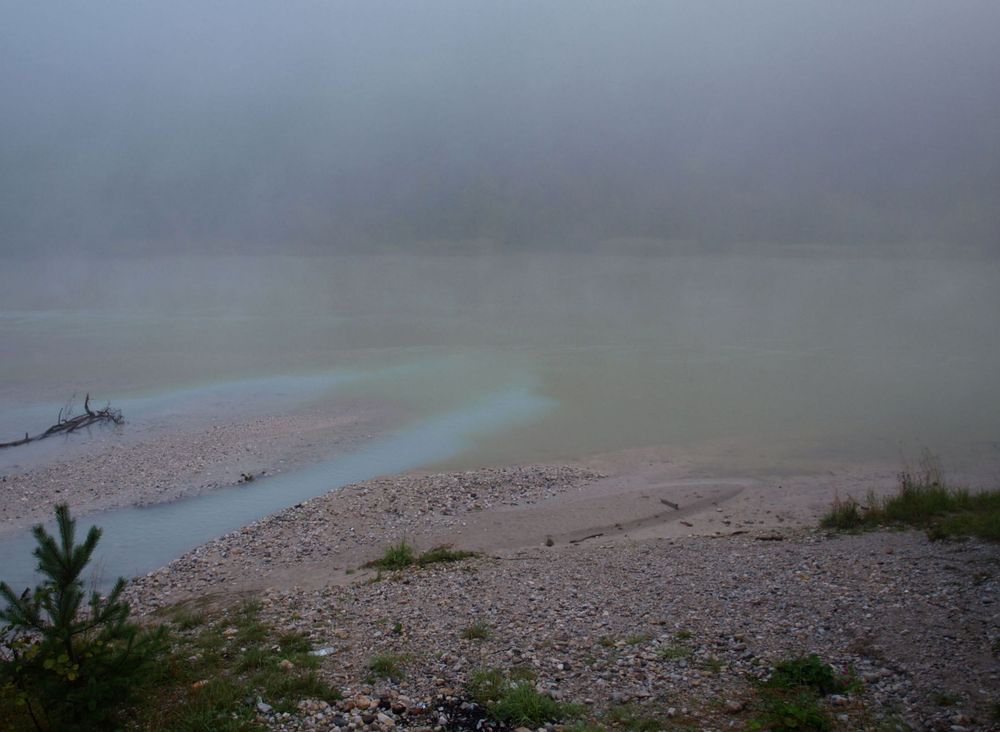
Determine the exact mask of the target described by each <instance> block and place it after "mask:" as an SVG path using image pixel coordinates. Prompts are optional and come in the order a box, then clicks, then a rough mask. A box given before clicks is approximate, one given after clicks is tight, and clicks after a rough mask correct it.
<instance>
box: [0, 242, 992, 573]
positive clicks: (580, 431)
mask: <svg viewBox="0 0 1000 732" xmlns="http://www.w3.org/2000/svg"><path fill="white" fill-rule="evenodd" d="M108 279H110V280H111V281H113V282H116V283H121V284H120V286H117V287H114V288H111V289H109V290H102V289H101V288H100V287H99V283H100V282H104V281H107V280H108ZM0 293H2V295H0V298H2V299H0V304H2V308H0V363H2V376H3V379H2V382H0V431H2V434H3V435H4V436H7V435H9V436H10V437H13V436H15V435H18V434H19V433H21V432H23V431H24V430H26V429H27V430H31V431H36V430H40V429H43V428H44V427H45V426H47V425H48V424H50V423H51V421H52V417H53V416H54V414H55V412H56V411H57V410H58V407H59V405H60V404H61V402H62V401H63V400H64V399H65V398H66V397H67V396H68V395H69V394H72V393H74V392H76V393H82V392H84V391H90V392H91V393H92V394H94V395H95V397H97V398H99V399H101V400H104V399H108V400H111V401H112V402H113V403H114V404H116V405H118V406H119V407H121V408H122V409H123V410H124V411H125V414H126V416H127V418H128V419H129V423H128V424H127V425H125V427H124V428H122V430H121V437H120V439H129V438H130V436H132V435H134V434H137V433H140V432H141V431H142V430H143V429H151V428H155V426H156V425H159V424H161V423H162V424H166V425H168V426H169V427H170V428H176V427H178V426H180V427H183V426H185V425H187V424H190V425H192V426H195V425H198V424H203V423H204V422H205V421H206V420H207V421H214V422H220V421H221V422H224V421H226V420H228V419H233V420H236V419H239V418H241V417H245V416H246V415H247V414H250V413H270V412H282V411H287V410H294V409H295V408H296V407H297V405H302V404H309V405H312V406H313V407H315V406H317V405H323V404H326V403H328V402H330V401H331V400H339V399H344V398H348V397H349V398H360V399H362V400H363V399H366V398H370V399H377V400H380V401H382V402H388V403H391V404H397V405H399V406H401V407H402V409H401V413H403V414H405V415H407V417H406V422H405V424H402V425H400V426H398V428H396V429H395V430H394V431H392V432H391V433H390V434H388V435H384V436H382V437H378V438H375V439H373V440H372V441H370V442H369V443H368V444H366V445H363V446H362V447H361V448H360V449H359V450H358V451H357V452H355V453H351V454H348V455H346V456H340V457H335V458H332V459H331V460H327V461H323V462H321V463H319V464H316V465H313V466H311V467H307V468H304V469H302V470H298V471H293V472H289V473H285V474H282V475H281V476H280V477H273V478H269V479H267V480H262V481H257V482H255V484H254V485H253V488H252V489H247V488H241V489H240V491H239V493H238V500H237V495H236V494H235V493H233V492H232V491H226V490H222V491H217V492H213V493H211V494H208V495H205V496H201V497H198V498H194V499H186V500H183V501H179V502H177V503H174V504H169V505H168V506H164V507H157V508H151V509H126V510H121V511H114V512H110V513H106V514H97V515H94V516H89V517H85V519H84V523H85V524H86V523H88V522H90V521H93V522H96V523H98V524H100V525H102V526H104V527H105V529H106V531H107V537H106V541H105V542H104V552H105V553H104V554H103V556H102V558H101V562H102V566H103V568H104V572H105V576H106V578H108V577H111V576H114V575H116V574H119V573H122V574H132V573H135V572H143V571H146V570H148V569H151V568H153V567H156V566H159V565H160V564H163V563H165V562H167V561H169V560H170V559H171V558H173V557H175V556H177V555H179V554H180V553H182V552H183V551H185V550H186V549H188V548H191V547H193V546H195V545H197V544H199V543H201V542H204V541H207V540H208V539H211V538H212V537H214V536H217V535H219V534H221V533H224V532H225V531H228V530H230V529H233V528H235V527H237V526H239V525H242V524H244V523H248V522H249V521H252V520H254V519H256V518H259V517H261V516H264V515H266V514H268V513H271V512H273V511H277V510H279V509H281V508H282V507H284V506H287V505H291V504H293V503H296V502H298V501H301V500H303V499H304V498H306V497H308V496H311V495H316V494H319V493H322V492H324V491H326V490H329V489H331V488H334V487H336V486H339V485H343V484H344V483H346V482H351V481H356V480H362V479H365V478H368V477H371V476H373V475H377V474H383V473H386V472H394V471H399V470H405V469H411V468H416V467H430V466H438V467H446V466H447V467H457V466H460V467H467V466H474V465H477V464H483V463H513V462H531V461H537V460H555V459H560V458H570V457H579V456H583V455H587V454H592V453H595V452H602V451H610V450H615V449H619V448H627V447H640V446H650V445H657V446H659V445H665V446H666V449H667V453H668V454H669V453H670V451H672V450H676V451H677V452H678V453H679V454H685V455H691V454H695V455H700V456H701V458H702V459H703V461H704V463H705V464H706V465H708V466H709V467H710V469H714V470H716V471H718V472H719V473H722V472H732V471H756V470H762V471H765V472H770V473H775V472H782V471H783V470H792V469H794V470H808V469H810V468H811V467H819V466H821V465H829V464H830V462H831V461H833V462H837V461H844V462H851V461H856V460H859V459H883V460H884V459H888V460H897V459H899V458H900V457H901V456H905V455H907V454H909V455H914V454H916V452H917V451H918V450H919V449H920V448H922V447H931V448H933V449H934V450H935V451H937V452H938V453H939V454H941V455H942V456H943V457H944V458H945V459H946V461H947V463H948V464H949V465H955V464H956V463H957V462H960V461H968V462H975V461H976V460H978V459H981V458H988V457H995V455H996V453H997V450H998V449H1000V448H998V443H1000V408H998V407H1000V380H998V378H997V374H1000V339H998V336H997V333H998V330H1000V329H998V328H997V324H996V322H995V321H996V316H997V314H998V313H1000V267H998V266H997V263H996V261H994V260H976V261H972V260H966V261H961V260H947V259H938V260H932V259H924V260H912V261H899V260H888V259H882V260H879V259H851V260H845V259H836V258H829V257H828V258H821V257H814V258H788V257H785V258H778V257H733V256H727V257H673V258H640V257H593V256H576V257H555V256H548V257H542V256H535V257H520V258H510V257H507V258H462V257H455V258H448V257H428V258H415V257H403V256H398V257H360V258H335V257H329V258H260V259H253V258H243V259H214V260H203V261H199V260H193V259H187V260H184V259H172V260H156V261H124V260H119V261H113V262H103V263H100V264H79V263H77V264H73V263H63V264H61V265H58V266H57V265H54V264H51V263H45V264H34V265H23V264H22V265H19V269H18V270H17V271H16V272H15V270H14V269H11V268H8V269H6V270H4V271H3V273H2V274H0ZM71 304H72V307H71V306H70V305H71ZM151 426H152V427H151ZM87 439H88V437H87V436H86V435H81V436H78V437H74V438H72V443H71V444H69V445H67V444H66V443H64V442H60V441H56V440H53V441H46V442H45V443H39V444H38V445H37V446H28V448H18V449H15V450H9V451H3V452H0V471H6V470H15V469H18V468H19V467H24V466H25V465H27V464H29V463H31V462H32V461H45V460H47V459H50V458H51V457H52V456H53V455H60V456H65V455H68V454H72V453H71V452H70V451H72V450H78V451H79V450H86V449H87ZM712 466H714V468H713V467H712ZM248 490H250V491H251V492H249V493H248V492H247V491H248ZM30 544H31V541H30V538H29V537H28V535H27V533H26V532H21V533H19V534H15V535H10V536H8V537H7V538H5V539H4V540H3V541H2V542H0V565H3V567H4V572H5V575H6V578H7V579H13V580H16V581H18V582H21V583H27V582H29V580H30V559H29V547H30Z"/></svg>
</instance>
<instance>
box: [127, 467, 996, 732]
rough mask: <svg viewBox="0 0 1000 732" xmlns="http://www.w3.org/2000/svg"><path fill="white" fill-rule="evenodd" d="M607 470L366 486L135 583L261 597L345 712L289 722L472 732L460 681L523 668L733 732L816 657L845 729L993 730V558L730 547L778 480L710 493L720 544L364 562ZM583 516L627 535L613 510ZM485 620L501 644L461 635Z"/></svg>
mask: <svg viewBox="0 0 1000 732" xmlns="http://www.w3.org/2000/svg"><path fill="white" fill-rule="evenodd" d="M608 480H609V479H607V478H604V477H602V476H600V475H598V474H596V473H593V472H591V471H587V470H582V469H572V468H565V467H563V468H560V467H538V466H536V467H528V468H509V469H496V470H481V471H471V472H465V473H452V474H442V475H433V476H400V477H393V478H384V479H379V480H375V481H369V482H367V483H362V484H359V485H356V486H350V487H348V488H345V489H342V490H341V491H335V492H333V493H331V494H328V495H326V496H322V497H320V498H317V499H313V500H311V501H308V502H306V503H304V504H301V505H300V506H298V507H295V508H293V509H289V510H288V511H285V512H282V513H281V514H278V515H276V516H274V517H270V518H268V519H265V520H263V521H261V522H258V523H256V524H254V525H251V526H249V527H246V528H245V529H242V530H240V531H238V532H234V533H232V534H229V535H227V536H226V537H222V538H221V539H219V540H217V541H215V542H212V543H210V544H208V545H205V546H204V547H201V548H199V549H197V550H195V551H194V552H192V553H191V554H189V555H187V556H185V557H183V558H182V559H180V560H178V561H176V562H174V563H172V564H171V565H169V566H168V567H166V568H164V569H163V570H160V571H158V572H155V573H152V574H150V575H149V576H147V577H144V578H141V579H139V580H136V581H135V582H133V583H132V584H131V586H130V590H129V592H130V594H131V597H132V599H133V601H134V602H135V603H136V604H137V606H138V607H139V608H140V609H141V610H143V611H151V610H153V609H155V608H156V607H158V606H161V605H164V604H169V603H173V602H177V601H179V600H183V599H185V598H192V597H202V598H203V597H205V596H210V597H211V599H212V600H213V601H215V602H217V603H219V604H221V605H226V604H228V603H232V602H234V601H235V600H236V598H237V597H238V596H240V595H237V593H242V592H252V593H253V594H254V595H255V596H258V597H260V598H261V600H262V602H263V605H264V612H265V615H266V616H267V618H268V619H269V620H270V621H271V622H274V623H275V624H276V625H277V626H279V627H281V628H288V629H293V628H294V629H299V630H303V631H305V632H307V633H308V634H309V636H310V637H311V638H312V640H313V642H314V645H315V647H316V648H317V649H322V652H323V653H324V654H326V655H325V657H324V673H325V674H326V675H328V676H329V677H330V679H331V680H332V681H333V682H334V683H335V684H336V685H337V686H338V687H339V688H341V689H342V690H343V691H344V693H345V696H346V697H347V701H345V702H343V703H342V704H341V705H340V707H339V708H336V709H335V708H330V707H326V706H325V705H324V704H322V703H318V702H316V703H313V702H306V703H304V704H303V706H302V712H301V714H299V715H291V716H280V715H275V714H271V715H267V716H266V718H267V720H268V722H269V724H270V726H271V727H272V728H273V729H278V730H313V729H317V730H318V729H324V730H330V729H336V728H352V729H364V728H368V729H390V728H414V729H416V728H422V727H423V728H434V727H441V728H444V727H447V726H450V728H452V729H461V728H463V727H462V726H461V724H460V723H457V722H455V721H454V720H455V717H456V715H457V716H459V717H460V716H461V714H463V713H466V712H467V711H468V710H465V712H463V707H462V704H463V698H462V697H463V692H462V687H463V685H464V684H465V683H466V682H467V681H468V679H469V676H470V674H471V673H472V672H473V671H474V670H475V669H477V668H481V667H491V668H500V669H505V670H509V669H513V668H527V669H529V670H530V671H531V672H532V675H533V677H534V683H535V684H536V685H537V686H538V688H539V689H541V690H543V691H545V692H546V693H550V694H551V695H552V696H554V697H556V698H559V699H564V700H567V701H573V702H578V703H581V704H583V705H585V706H586V707H587V708H588V710H589V713H590V714H592V715H594V716H599V715H601V714H603V713H604V712H606V711H607V710H608V709H609V708H612V707H615V706H619V705H632V708H633V711H634V712H635V713H641V714H644V715H647V716H651V717H655V718H656V719H659V720H662V724H663V726H664V727H665V728H666V727H667V726H668V725H673V724H676V725H678V726H679V728H683V725H689V726H690V728H695V729H739V728H742V727H743V726H744V725H745V724H746V722H747V720H748V719H749V718H750V716H751V715H752V711H751V706H752V697H753V693H752V683H751V679H753V678H759V677H762V676H765V675H766V674H767V673H768V669H769V667H770V664H772V663H773V662H775V661H777V660H779V659H782V658H787V657H789V656H792V655H797V654H803V653H813V652H815V653H818V654H819V655H820V656H821V657H822V658H823V659H824V660H826V661H828V662H830V663H832V664H834V665H835V666H837V667H839V668H843V669H847V668H848V667H851V668H853V669H855V671H856V672H857V674H858V675H859V677H860V679H861V680H862V682H863V686H862V688H861V689H860V690H859V691H857V692H854V693H852V694H849V695H847V696H842V697H834V698H833V699H832V700H830V701H829V704H830V705H831V707H832V708H831V711H832V713H833V714H834V715H835V716H836V717H837V718H838V720H839V721H838V724H839V725H840V726H841V727H842V728H843V729H878V728H879V726H878V725H879V724H881V721H880V720H884V719H894V720H899V721H900V722H905V723H907V724H909V725H911V726H912V728H914V729H917V730H939V729H940V730H950V731H951V732H961V730H963V729H995V728H996V727H995V724H994V722H993V717H992V714H993V705H995V704H996V703H997V701H998V700H1000V693H998V689H1000V661H998V658H997V654H998V652H1000V551H998V548H997V547H996V546H995V545H989V544H984V543H980V542H976V541H968V542H959V543H931V542H929V541H928V540H927V539H926V538H925V537H924V536H923V535H922V534H919V533H915V532H894V533H875V534H865V535H858V536H839V537H828V536H826V535H824V534H822V533H819V532H817V531H814V530H812V529H809V528H807V522H805V521H797V522H793V521H788V520H783V521H782V522H780V526H777V527H776V525H774V524H768V525H755V526H756V528H754V527H750V524H749V523H747V522H744V523H743V526H744V528H741V529H740V530H739V533H737V535H733V533H735V532H729V533H727V534H724V535H723V534H718V533H717V532H718V529H719V524H718V523H716V524H714V525H712V524H707V523H705V521H706V519H705V518H704V517H705V516H710V517H722V516H727V515H730V514H731V513H732V511H733V506H740V505H743V503H746V502H747V501H748V500H749V499H748V495H750V492H751V490H762V491H766V490H767V486H766V485H764V486H762V487H761V486H757V488H753V487H750V488H747V489H746V490H742V491H736V492H734V490H733V489H732V486H727V488H726V492H725V496H727V498H725V500H722V499H721V498H720V499H719V500H715V499H713V495H715V494H711V493H708V494H707V498H706V497H703V498H702V500H704V501H705V502H706V505H705V506H704V508H703V510H702V511H701V513H699V514H697V515H694V516H688V518H691V519H692V520H691V521H687V523H689V524H693V525H694V526H695V527H697V526H699V525H700V526H703V527H704V528H705V530H706V531H707V532H709V533H712V536H697V535H694V536H691V535H678V536H671V535H670V533H669V529H670V528H671V527H672V526H673V527H674V528H676V526H675V525H676V524H678V523H680V520H679V519H676V520H672V519H671V518H670V515H669V513H668V514H667V517H666V518H665V519H663V520H662V521H661V523H660V525H661V527H662V528H663V529H664V532H661V533H662V534H663V535H660V536H655V535H650V533H649V531H648V529H649V528H650V527H649V525H645V529H644V532H638V533H631V534H630V533H629V532H621V533H618V534H615V533H613V532H612V533H609V534H607V535H603V536H600V537H596V538H593V539H591V540H588V541H584V542H580V543H575V544H571V543H568V542H559V543H555V545H554V546H551V547H550V546H545V543H544V542H535V543H534V544H533V545H531V546H524V547H520V548H511V547H501V548H498V549H497V550H495V551H487V552H486V553H485V554H484V556H481V557H479V558H476V559H471V560H465V561H463V562H459V563H457V564H452V565H434V566H431V567H427V568H423V569H407V570H403V571H400V572H396V573H390V574H386V575H384V576H378V575H376V574H374V573H373V572H372V571H370V570H360V569H358V568H359V567H360V565H361V564H362V563H363V562H364V561H365V560H367V559H371V558H373V557H374V556H377V555H378V554H379V552H380V549H381V548H382V547H383V546H385V544H387V543H388V542H389V541H392V540H395V539H397V538H398V537H400V536H403V535H406V536H408V537H413V540H414V542H415V543H416V544H417V545H418V547H419V548H421V549H426V548H429V546H430V545H432V541H436V540H438V539H439V538H441V537H451V538H452V539H454V540H455V541H454V543H455V544H456V545H458V546H462V545H463V543H464V542H470V543H474V541H475V540H478V541H480V542H482V541H484V538H483V536H482V535H477V536H476V537H469V536H468V535H467V534H462V533H459V531H460V529H462V527H463V525H465V526H471V525H473V523H474V522H475V521H478V523H476V524H475V525H476V526H477V527H479V528H478V529H477V532H481V533H484V534H485V535H486V539H485V540H487V543H488V539H489V531H490V529H489V527H490V526H491V525H493V524H492V523H491V522H490V521H489V520H488V519H489V518H490V517H495V519H496V520H495V521H494V522H493V523H495V524H497V525H500V526H502V525H504V524H505V523H510V522H511V521H520V520H522V519H523V520H525V521H530V520H531V519H532V516H537V515H548V514H546V513H545V511H546V510H547V508H548V507H550V506H551V505H562V504H561V503H560V502H571V501H580V500H592V495H593V494H594V492H595V491H599V490H600V489H601V486H605V487H606V486H608V485H610V484H609V483H608V482H607V481H608ZM811 480H813V481H815V479H811ZM654 482H655V481H654ZM785 482H786V483H789V481H787V480H786V481H785ZM616 485H617V484H616ZM619 487H620V486H619ZM647 488H648V486H647ZM664 490H666V489H664ZM684 490H686V491H688V492H690V491H692V490H694V489H693V488H692V487H691V486H690V485H688V486H684ZM698 490H699V491H701V492H702V493H704V492H705V491H704V488H703V487H699V488H698ZM827 490H828V493H830V494H832V493H833V492H835V491H836V486H835V485H834V486H828V488H827ZM698 495H701V493H699V494H698ZM718 495H720V496H722V495H723V494H722V493H719V494H718ZM694 497H695V496H693V495H692V496H691V498H692V500H693V499H694ZM650 503H656V501H650ZM567 505H569V504H567ZM574 505H575V504H574ZM595 505H596V504H595ZM607 510H608V511H613V508H609V509H607ZM630 510H631V509H630ZM568 515H570V516H577V514H576V513H572V512H570V513H569V514H568ZM658 515H659V514H658ZM685 515H687V514H685ZM738 518H739V517H733V519H732V520H731V523H730V525H728V526H727V529H728V528H732V526H735V525H736V524H735V522H736V521H737V519H738ZM609 519H610V523H609ZM574 520H582V519H578V518H577V519H574ZM590 520H591V521H592V522H593V523H594V525H601V526H609V525H612V526H613V525H614V516H613V513H612V514H611V515H604V516H593V517H591V519H590ZM685 520H686V519H685ZM727 520H729V519H727ZM699 521H701V522H702V523H701V524H699V523H698V522H699ZM581 526H582V525H580V526H577V525H574V526H571V527H563V528H564V529H566V530H567V531H569V530H574V531H575V530H578V529H580V528H581ZM748 527H749V528H748ZM685 530H688V531H690V529H689V528H687V527H686V528H685ZM466 531H468V529H467V528H466ZM498 531H501V530H500V529H498ZM498 535H505V534H502V532H501V534H498ZM474 623H481V624H483V625H484V626H485V627H487V628H488V630H489V637H488V638H485V639H480V640H468V639H465V638H463V635H462V631H463V630H464V629H466V628H468V627H469V626H470V625H472V624H474ZM376 654H394V655H395V656H397V657H398V658H399V660H400V662H401V663H402V664H403V666H404V668H405V678H403V679H402V680H398V681H396V682H389V681H374V682H373V681H372V680H370V679H369V678H368V675H369V674H368V663H369V661H370V660H371V658H372V657H373V656H375V655H376ZM945 701H947V702H948V703H947V704H944V702H945ZM379 704H381V706H380V707H379V708H378V709H377V710H376V709H375V708H374V707H375V706H376V705H379ZM439 707H440V710H441V711H440V712H439V711H438V708H439ZM379 713H381V715H382V716H381V717H379V716H378V714H379ZM441 715H444V717H443V718H439V717H441ZM456 724H458V726H455V725H456ZM351 725H353V727H351ZM889 728H893V727H889Z"/></svg>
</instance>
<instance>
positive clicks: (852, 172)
mask: <svg viewBox="0 0 1000 732" xmlns="http://www.w3.org/2000/svg"><path fill="white" fill-rule="evenodd" d="M997 28H1000V4H998V3H995V2H971V1H970V2H955V3H940V2H923V1H920V2H901V1H893V0H886V1H885V2H878V3H861V2H843V3H819V2H755V3H744V2H712V3H702V2H631V3H610V2H608V3H590V2H581V1H579V0H574V1H573V2H547V3H528V2H496V3H466V2H435V3H402V2H400V3H388V2H364V3H360V2H359V3H331V2H322V3H320V2H293V3H260V2H249V3H247V2H239V3H237V2H217V3H185V2H177V3H169V4H152V3H113V2H91V3H86V4H65V5H60V6H58V7H56V6H52V5H47V4H27V3H2V4H0V100H2V104H0V256H2V270H0V428H2V429H3V430H4V433H3V434H0V440H3V439H8V437H7V433H8V432H11V431H13V434H11V435H10V437H14V436H16V434H18V431H23V430H24V429H32V430H33V429H35V428H38V427H41V428H44V427H45V426H47V424H48V422H46V421H44V420H43V423H42V424H23V418H24V417H25V415H30V414H38V413H41V412H43V411H44V410H46V409H48V408H49V406H50V405H52V404H58V403H60V402H61V401H62V400H64V399H65V398H66V397H67V396H68V395H69V394H71V393H73V392H82V391H86V390H90V391H92V392H95V393H100V394H101V395H102V396H103V397H107V398H112V399H115V398H117V399H119V400H122V399H140V398H145V399H150V398H152V396H151V395H155V394H160V395H163V394H173V393H175V392H177V390H184V389H188V390H190V389H196V388H204V387H205V385H220V384H226V383H230V382H235V381H239V380H254V379H257V380H261V379H263V380H268V379H272V380H273V379H278V378H289V379H293V380H294V379H299V378H309V379H321V380H322V379H325V378H327V377H330V378H333V376H332V375H334V374H348V373H349V374H354V375H360V376H359V377H358V378H353V377H352V378H350V379H344V380H338V381H337V384H338V385H337V387H336V389H335V390H333V391H335V392H336V395H347V396H352V397H372V398H377V399H383V400H389V401H392V402H397V403H400V404H402V405H404V406H405V407H406V408H407V409H408V410H410V413H412V414H414V415H429V414H436V413H442V412H445V411H447V410H451V409H457V408H459V407H461V406H463V405H466V404H469V403H472V402H474V401H475V400H476V399H477V398H480V397H482V396H483V395H485V394H489V393H491V392H494V391H496V390H503V389H515V390H526V391H527V392H530V393H532V394H537V395H538V396H539V397H542V398H544V399H546V400H549V401H546V403H547V404H550V405H551V406H550V407H549V408H548V409H547V410H546V411H544V413H539V414H538V415H535V416H533V418H532V420H531V421H530V423H526V424H520V425H518V426H517V428H516V429H509V430H506V431H502V432H499V433H497V432H493V433H490V434H489V435H484V436H482V437H481V439H479V440H477V441H476V444H475V446H474V447H473V448H472V449H471V450H469V451H468V452H466V453H465V454H464V455H463V456H462V457H461V458H456V459H455V460H454V461H453V464H459V463H462V464H469V465H471V464H477V463H480V462H513V461H528V460H536V459H556V458H564V457H573V456H580V455H584V454H588V453H593V452H596V451H604V450H611V449H617V448H624V447H633V446H641V445H658V444H668V445H675V446H677V449H678V450H682V449H683V450H691V449H702V450H706V451H708V452H710V453H711V454H713V455H715V456H716V458H717V459H718V460H720V461H722V462H726V463H727V465H732V466H736V467H768V466H771V467H773V466H775V465H778V464H784V463H783V461H789V462H795V464H809V463H810V462H812V461H815V462H816V463H817V464H818V463H819V462H821V461H825V460H836V459H844V460H853V459H859V458H871V457H876V458H889V459H892V458H894V457H895V456H897V455H898V454H899V453H900V452H901V451H903V452H906V453H908V454H911V455H912V454H913V453H914V451H915V450H916V449H919V447H921V446H928V447H932V448H934V449H936V450H938V451H941V452H943V453H945V454H946V455H947V454H949V453H950V454H953V455H955V456H965V455H972V454H978V453H984V452H990V451H994V452H995V451H996V450H997V449H998V448H997V444H998V442H1000V385H998V379H997V374H998V373H1000V337H998V333H1000V328H998V325H997V314H998V313H1000V203H998V201H1000V53H998V52H997V50H996V29H997ZM241 383H242V382H241ZM255 383H256V382H255ZM268 383H273V382H268ZM297 383H301V382H297ZM213 388H214V387H213ZM281 388H282V389H284V387H281ZM295 388H298V387H295ZM292 391H294V389H292ZM282 393H286V392H284V391H283V392H282ZM324 393H325V392H324ZM331 393H332V392H331ZM239 398H241V399H243V398H246V394H245V393H241V394H240V397H239ZM271 406H274V405H272V404H268V407H271ZM33 410H35V411H33ZM38 410H41V411H38ZM126 416H128V415H126ZM699 446H700V447H699Z"/></svg>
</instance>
